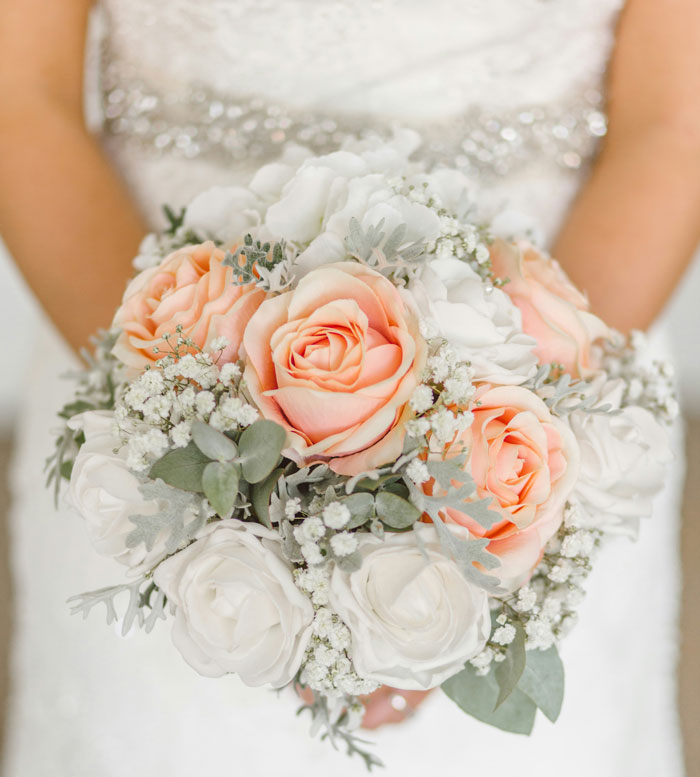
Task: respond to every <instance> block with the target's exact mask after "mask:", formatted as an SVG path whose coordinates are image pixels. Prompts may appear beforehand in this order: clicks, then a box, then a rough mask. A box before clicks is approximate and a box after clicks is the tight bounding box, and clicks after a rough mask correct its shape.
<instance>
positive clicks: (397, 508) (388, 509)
mask: <svg viewBox="0 0 700 777" xmlns="http://www.w3.org/2000/svg"><path fill="white" fill-rule="evenodd" d="M374 504H375V507H376V510H377V515H378V516H379V517H380V518H381V519H382V522H383V523H384V524H386V525H387V526H389V527H390V528H391V529H408V528H409V527H410V526H413V524H414V523H415V522H416V521H417V520H418V519H419V518H420V516H421V512H420V510H418V509H417V508H416V507H415V506H414V505H412V504H411V503H410V502H408V501H406V500H405V499H402V498H401V497H400V496H397V495H396V494H392V493H391V492H389V491H380V492H379V493H378V494H377V496H376V497H375V499H374Z"/></svg>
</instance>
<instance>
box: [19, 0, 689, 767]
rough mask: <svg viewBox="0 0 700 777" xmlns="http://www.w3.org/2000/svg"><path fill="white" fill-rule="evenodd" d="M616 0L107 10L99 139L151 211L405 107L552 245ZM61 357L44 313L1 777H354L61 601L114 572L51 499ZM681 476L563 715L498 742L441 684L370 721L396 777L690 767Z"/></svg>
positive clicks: (604, 584) (616, 566)
mask: <svg viewBox="0 0 700 777" xmlns="http://www.w3.org/2000/svg"><path fill="white" fill-rule="evenodd" d="M620 5H621V0H430V2H426V1H425V0H106V1H105V2H104V3H103V8H102V9H100V10H101V12H102V13H101V15H100V18H99V19H97V21H96V25H95V27H96V32H95V37H96V38H99V41H100V42H99V44H98V45H96V46H95V51H94V52H93V54H94V55H95V54H96V55H97V56H93V58H92V59H93V60H94V61H93V64H92V65H90V66H89V68H88V76H89V79H90V81H91V83H92V86H90V87H89V92H90V94H91V96H92V97H94V96H95V95H98V96H100V97H101V102H102V107H103V109H104V113H103V118H102V132H103V135H104V138H105V144H106V147H107V149H108V151H109V153H110V154H111V155H112V158H113V159H114V162H115V164H116V166H117V167H118V168H119V169H120V170H121V171H122V173H123V175H124V177H125V178H126V180H127V181H128V183H129V185H130V187H131V189H132V191H133V193H134V196H135V197H136V198H137V200H138V202H139V203H140V204H141V205H142V207H143V208H144V211H145V212H146V213H148V214H149V216H150V217H152V218H153V219H154V220H155V219H156V218H157V212H158V209H159V207H160V205H161V204H162V203H164V202H168V203H170V204H173V205H179V204H181V203H184V202H186V201H187V199H188V198H189V197H190V196H191V195H193V194H194V193H196V192H197V191H198V190H200V189H203V188H206V187H209V186H211V185H212V184H214V183H235V182H239V181H242V180H244V179H245V178H246V177H247V176H248V175H249V173H250V171H251V170H252V169H254V168H255V167H257V166H258V165H260V164H262V163H263V162H264V161H267V160H269V159H271V158H272V157H273V156H274V155H275V154H277V153H278V152H279V150H280V149H281V148H282V147H283V145H284V144H285V143H286V142H287V141H295V142H298V143H302V144H304V145H307V146H309V147H311V148H312V149H313V150H314V151H315V152H322V151H324V150H326V149H330V148H332V147H333V146H334V145H336V144H337V143H339V142H342V140H343V139H344V138H345V137H347V135H348V134H350V133H354V132H361V131H363V130H365V129H369V130H374V131H377V132H379V133H388V132H389V131H390V128H391V126H392V123H395V122H398V123H400V124H402V125H405V126H409V127H413V128H415V129H418V130H419V131H421V133H422V134H423V136H424V138H425V144H424V147H423V150H422V151H421V152H419V153H423V154H424V155H425V157H426V159H428V160H430V161H431V162H436V163H446V164H455V165H458V166H459V167H461V168H462V169H464V170H466V171H467V172H468V173H469V174H470V175H471V176H472V177H473V179H474V181H475V184H478V185H479V187H480V189H481V191H482V192H483V196H484V198H485V200H488V202H489V203H490V204H491V206H492V208H493V210H494V212H495V211H496V210H503V211H505V212H507V213H509V214H510V217H509V219H508V223H509V224H514V223H516V222H517V226H518V227H519V228H526V227H527V228H532V229H533V230H534V232H535V234H536V236H538V237H539V238H541V239H543V240H545V241H546V240H548V239H550V238H551V237H552V235H553V233H554V231H555V230H556V228H557V225H558V224H559V222H560V220H561V219H562V217H563V215H564V214H565V212H566V210H567V207H568V205H569V204H570V202H571V199H572V197H573V195H574V194H575V192H576V190H577V188H578V186H579V185H580V183H581V181H582V178H583V176H584V175H585V169H586V163H587V161H589V160H590V158H591V156H592V153H593V151H594V148H595V142H596V139H597V138H598V137H599V136H601V135H603V134H604V133H605V119H604V116H603V114H602V113H601V111H602V105H603V102H602V97H601V89H602V84H603V78H604V72H605V67H606V62H607V59H608V57H609V54H610V49H611V46H612V42H613V35H614V26H615V23H616V18H617V14H618V12H619V10H620ZM98 49H99V51H98ZM97 62H101V63H102V64H101V67H99V68H98V65H97ZM97 76H99V78H98V77H97ZM97 82H99V83H97ZM516 214H519V215H517V218H516ZM514 218H515V221H514ZM105 239H106V240H109V234H106V235H105ZM94 256H95V262H96V263H97V262H99V247H97V248H96V250H95V252H94ZM86 271H99V270H98V268H97V267H95V268H92V270H86ZM76 304H79V301H76ZM108 318H109V311H105V323H106V322H107V319H108ZM68 359H69V356H68V354H67V351H66V349H65V347H64V346H63V345H61V344H60V342H59V340H58V338H57V337H56V336H55V335H54V334H52V333H51V332H50V330H49V329H48V327H47V328H46V329H45V330H44V331H43V332H42V341H41V343H40V346H39V349H38V350H37V360H36V361H35V366H34V369H33V373H32V375H31V376H29V381H28V387H27V395H28V398H27V403H26V407H25V411H24V414H23V417H22V419H21V426H20V432H19V444H18V448H19V450H18V453H17V458H16V462H15V472H14V475H15V477H14V487H15V507H14V512H13V516H12V535H13V536H12V540H13V543H14V551H13V552H14V574H15V581H16V583H15V588H16V617H15V629H16V636H15V643H14V651H13V659H12V660H13V663H12V681H13V693H12V698H11V702H10V709H9V728H8V732H7V737H6V754H5V771H4V774H5V777H49V775H50V776H51V777H155V776H156V775H168V777H184V775H206V777H230V776H231V775H245V777H267V775H271V774H284V775H286V777H301V775H304V776H305V777H306V775H324V774H326V773H329V774H333V775H335V776H336V777H342V776H343V775H359V774H362V773H363V766H362V764H361V762H360V761H359V760H349V759H346V757H345V755H344V754H341V753H337V752H335V751H334V750H333V749H332V748H331V747H330V746H329V745H328V743H322V742H320V741H318V740H316V739H311V738H309V737H308V736H307V731H308V725H309V721H308V718H306V717H301V718H298V717H295V715H294V711H295V708H296V706H297V705H296V702H295V699H294V698H293V697H292V695H291V693H289V692H283V693H282V694H281V695H280V697H279V698H277V697H276V696H275V695H274V694H272V693H269V692H267V691H265V690H261V689H249V688H246V687H244V686H243V685H242V684H241V683H240V682H239V681H238V680H237V679H236V678H235V677H227V678H224V679H220V680H211V679H205V678H202V677H199V676H198V675H196V674H195V673H194V672H193V670H191V669H190V668H189V667H188V666H187V665H186V664H185V663H184V661H183V660H182V659H181V657H180V656H179V654H178V653H177V652H176V650H175V649H174V648H173V647H172V646H171V644H170V636H169V627H168V626H167V625H165V624H159V625H158V627H157V628H156V630H155V632H154V633H153V634H151V635H149V636H146V635H144V634H143V633H140V632H139V633H133V634H131V635H129V636H128V637H127V638H125V639H124V638H121V637H120V636H119V635H118V633H117V631H116V629H115V628H107V627H106V626H105V625H104V622H103V621H102V619H101V617H100V614H98V613H97V612H95V613H93V614H92V615H91V616H90V618H89V619H88V620H87V621H80V620H78V619H76V618H72V617H70V616H69V615H68V608H67V606H66V604H65V600H66V599H67V597H68V596H70V595H72V594H75V593H79V592H82V591H84V590H88V589H92V588H96V587H101V586H104V585H109V584H112V583H115V582H118V581H120V580H121V576H122V574H123V572H122V568H121V567H118V566H117V565H116V564H114V563H113V562H111V561H108V560H105V559H102V558H100V557H98V556H97V555H95V553H94V552H93V551H92V550H91V548H90V546H89V544H88V542H87V539H86V536H85V533H84V531H83V527H82V525H81V523H80V520H79V519H78V518H76V517H75V516H73V515H71V514H69V513H67V512H66V511H62V512H60V513H59V514H58V515H56V514H55V513H54V509H53V506H52V500H51V496H50V494H48V493H47V492H45V491H44V490H43V489H42V485H41V484H42V476H41V467H42V463H43V458H44V456H45V455H47V454H48V453H49V452H50V449H51V440H50V436H49V431H48V430H49V429H51V428H52V426H53V425H54V424H53V417H54V416H53V414H54V412H55V410H56V408H57V407H58V405H59V403H60V402H61V400H62V399H63V395H67V394H68V392H69V390H70V388H69V386H68V384H66V385H65V386H63V385H59V384H58V383H57V381H56V376H57V375H58V374H59V373H60V372H63V371H65V369H66V365H67V360H68ZM679 449H680V445H679ZM681 469H682V467H681V466H678V465H677V466H676V467H675V470H676V472H675V474H674V477H673V482H672V483H671V484H670V486H669V488H668V490H667V492H666V494H664V495H663V497H662V498H661V499H660V500H659V503H658V506H657V511H656V513H655V516H654V518H653V519H652V520H650V521H647V522H645V523H644V524H643V526H642V534H641V539H640V540H639V542H637V543H636V544H634V543H631V542H629V541H627V540H620V541H616V542H614V543H612V546H611V547H608V548H607V550H606V551H605V552H604V553H603V554H602V556H601V558H600V560H599V563H598V568H597V569H596V570H595V572H594V574H593V575H592V577H591V580H590V585H589V591H590V592H589V595H588V597H587V599H586V601H585V602H584V604H583V606H582V607H581V610H580V623H579V625H578V627H577V629H576V630H575V631H574V633H573V634H572V635H571V636H570V637H569V638H568V640H567V641H566V642H565V643H564V647H563V655H564V659H565V663H566V669H567V690H566V698H565V704H564V710H563V713H562V716H561V719H560V721H559V722H558V723H557V724H556V725H555V726H553V725H551V724H549V723H548V722H547V721H546V720H544V719H543V718H542V719H540V720H538V723H537V725H536V728H535V731H534V733H533V735H532V737H531V738H529V739H528V738H524V737H518V736H516V735H512V734H504V733H502V732H500V731H498V730H495V729H492V728H489V727H487V726H485V725H483V724H481V723H479V722H477V721H475V720H473V719H472V718H469V717H467V716H465V715H464V714H463V713H462V712H461V711H460V710H459V709H458V708H457V707H456V706H455V705H454V704H453V703H452V702H451V701H450V700H449V699H447V698H446V697H445V696H443V695H442V694H441V693H440V692H439V691H438V692H436V693H434V694H433V695H432V696H431V697H430V698H429V699H428V700H427V701H426V703H425V704H424V706H422V707H421V708H420V710H419V711H418V713H417V714H416V715H415V717H413V718H412V719H411V720H409V721H408V722H406V723H405V724H404V725H402V726H400V727H394V728H387V729H385V730H381V731H379V732H377V733H376V734H372V735H371V737H370V738H371V739H372V740H375V741H376V752H377V753H378V755H380V756H381V757H382V758H383V759H384V761H385V762H386V764H387V766H388V769H387V774H389V775H397V777H398V776H399V775H401V776H402V777H411V776H412V775H419V774H420V775H423V774H425V773H426V772H428V773H433V774H443V775H453V774H488V775H490V776H491V777H503V776H504V775H508V776H509V777H510V775H523V776H525V777H531V776H532V777H534V775H537V776H538V777H555V775H556V776H557V777H559V776H560V775H566V777H661V775H663V777H680V775H681V774H682V773H683V768H682V761H681V744H680V736H679V727H678V721H677V713H676V706H675V662H676V650H677V642H678V640H677V632H676V619H677V607H678V586H679V580H678V575H679V571H678V567H679V560H678V554H677V516H678V496H677V495H678V488H679V480H680V475H681V473H680V470H681Z"/></svg>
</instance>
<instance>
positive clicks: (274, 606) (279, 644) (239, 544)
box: [154, 519, 314, 688]
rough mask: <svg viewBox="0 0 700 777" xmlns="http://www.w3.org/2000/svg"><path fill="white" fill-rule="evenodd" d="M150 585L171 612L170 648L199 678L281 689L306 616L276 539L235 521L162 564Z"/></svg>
mask: <svg viewBox="0 0 700 777" xmlns="http://www.w3.org/2000/svg"><path fill="white" fill-rule="evenodd" d="M154 579H155V582H156V585H158V586H159V587H160V588H161V589H162V590H163V591H164V592H165V594H166V596H167V597H168V600H169V601H170V602H172V603H173V604H174V605H175V606H176V608H177V609H176V613H175V624H174V626H173V642H174V644H175V646H176V647H177V649H178V650H179V651H180V653H182V656H183V658H184V659H185V661H187V663H188V664H190V666H192V667H193V668H194V669H195V670H196V671H197V672H199V673H200V674H202V675H205V676H207V677H220V676H221V675H223V674H226V673H229V672H230V673H235V674H237V675H238V676H239V677H240V678H241V680H242V681H243V682H244V683H245V684H246V685H251V686H259V685H271V686H272V687H273V688H281V687H282V686H284V685H286V684H287V683H289V682H290V681H291V680H292V679H293V678H294V675H295V674H296V673H297V671H298V670H299V667H300V666H301V661H302V658H303V656H304V651H305V650H306V647H307V644H308V642H309V639H310V637H311V623H312V621H313V616H314V610H313V607H312V605H311V602H310V601H309V599H308V598H307V597H306V596H305V595H304V594H303V593H302V592H301V591H300V590H299V588H297V586H296V585H295V583H294V578H293V577H292V570H291V567H290V565H289V563H288V562H287V561H286V559H285V558H284V556H283V554H282V546H281V540H280V538H279V535H278V534H277V533H275V532H272V531H269V530H268V529H265V528H264V527H263V526H259V525H257V524H252V523H250V524H245V523H242V522H241V521H237V520H233V519H232V520H226V521H220V522H218V523H215V524H211V525H210V527H209V529H208V534H207V535H206V536H204V537H202V538H200V539H199V540H197V541H196V542H194V543H193V544H192V545H190V546H189V547H188V548H186V549H185V550H183V551H181V552H180V553H176V554H175V555H174V556H171V557H170V558H169V559H167V560H166V561H164V562H163V563H162V564H161V565H160V566H159V567H158V569H157V570H156V572H155V575H154Z"/></svg>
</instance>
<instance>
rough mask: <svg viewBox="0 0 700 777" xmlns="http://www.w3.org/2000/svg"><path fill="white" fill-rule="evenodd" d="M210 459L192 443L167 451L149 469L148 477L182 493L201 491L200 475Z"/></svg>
mask: <svg viewBox="0 0 700 777" xmlns="http://www.w3.org/2000/svg"><path fill="white" fill-rule="evenodd" d="M209 461H210V459H209V458H208V457H207V456H205V455H204V454H203V453H202V452H201V451H200V450H199V448H198V447H197V446H196V445H195V444H194V442H191V443H189V445H187V447H185V448H175V450H172V451H169V452H168V453H166V454H165V456H163V457H162V458H161V459H158V461H157V462H156V463H155V464H154V465H153V466H152V467H151V470H150V472H149V473H148V476H149V477H150V478H151V480H157V479H159V478H160V480H162V481H163V482H164V483H167V484H168V485H169V486H174V487H175V488H181V489H182V490H183V491H194V492H199V491H201V490H202V474H203V473H204V468H205V467H206V466H207V464H209Z"/></svg>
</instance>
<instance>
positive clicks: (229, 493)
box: [202, 461, 241, 518]
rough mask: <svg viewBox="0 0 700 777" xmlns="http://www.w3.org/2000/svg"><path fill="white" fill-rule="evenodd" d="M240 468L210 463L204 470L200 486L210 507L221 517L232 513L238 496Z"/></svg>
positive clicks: (216, 462) (227, 464) (221, 462)
mask: <svg viewBox="0 0 700 777" xmlns="http://www.w3.org/2000/svg"><path fill="white" fill-rule="evenodd" d="M240 479H241V468H240V467H239V466H238V464H232V463H231V462H226V461H212V462H210V463H209V464H207V466H206V467H205V468H204V473H203V475H202V486H203V487H204V495H205V496H206V498H207V499H208V500H209V503H210V504H211V506H212V507H213V508H214V509H215V510H216V512H217V513H218V514H219V515H220V516H221V517H222V518H227V517H228V516H229V515H230V514H231V512H232V511H233V506H234V504H235V503H236V497H237V496H238V483H239V481H240Z"/></svg>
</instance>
